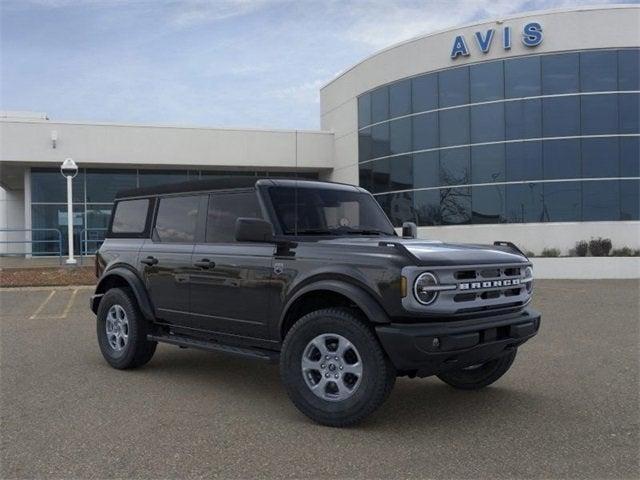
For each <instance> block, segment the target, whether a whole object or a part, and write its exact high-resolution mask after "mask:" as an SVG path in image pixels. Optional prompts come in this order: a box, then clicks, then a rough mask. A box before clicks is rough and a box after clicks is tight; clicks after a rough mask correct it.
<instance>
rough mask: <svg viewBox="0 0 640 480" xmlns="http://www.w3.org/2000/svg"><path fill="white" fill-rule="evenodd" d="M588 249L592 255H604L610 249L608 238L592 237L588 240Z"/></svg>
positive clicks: (607, 253)
mask: <svg viewBox="0 0 640 480" xmlns="http://www.w3.org/2000/svg"><path fill="white" fill-rule="evenodd" d="M589 251H590V252H591V255H593V256H594V257H606V256H607V255H609V252H610V251H611V239H610V238H602V237H598V238H592V239H591V241H590V242H589Z"/></svg>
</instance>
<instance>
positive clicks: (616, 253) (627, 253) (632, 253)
mask: <svg viewBox="0 0 640 480" xmlns="http://www.w3.org/2000/svg"><path fill="white" fill-rule="evenodd" d="M638 254H640V250H631V249H630V248H629V247H622V248H614V249H613V250H611V256H612V257H637V256H638Z"/></svg>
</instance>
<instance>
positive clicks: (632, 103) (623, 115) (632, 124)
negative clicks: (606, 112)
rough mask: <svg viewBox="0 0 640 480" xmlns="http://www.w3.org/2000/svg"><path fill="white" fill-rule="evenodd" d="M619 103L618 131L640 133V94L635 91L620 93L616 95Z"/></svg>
mask: <svg viewBox="0 0 640 480" xmlns="http://www.w3.org/2000/svg"><path fill="white" fill-rule="evenodd" d="M618 99H619V105H620V129H619V132H620V133H640V120H639V119H638V116H639V115H640V95H638V94H637V93H621V94H619V95H618Z"/></svg>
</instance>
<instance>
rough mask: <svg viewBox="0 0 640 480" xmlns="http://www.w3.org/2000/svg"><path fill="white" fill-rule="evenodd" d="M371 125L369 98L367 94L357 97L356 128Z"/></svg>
mask: <svg viewBox="0 0 640 480" xmlns="http://www.w3.org/2000/svg"><path fill="white" fill-rule="evenodd" d="M369 124H371V96H370V95H369V94H368V93H365V94H364V95H361V96H360V97H358V127H364V126H366V125H369Z"/></svg>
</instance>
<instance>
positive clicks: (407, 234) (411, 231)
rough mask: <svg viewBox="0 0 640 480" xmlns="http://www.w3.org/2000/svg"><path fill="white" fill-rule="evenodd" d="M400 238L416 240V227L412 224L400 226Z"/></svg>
mask: <svg viewBox="0 0 640 480" xmlns="http://www.w3.org/2000/svg"><path fill="white" fill-rule="evenodd" d="M402 238H418V226H417V225H416V224H415V223H413V222H404V223H403V224H402Z"/></svg>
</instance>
